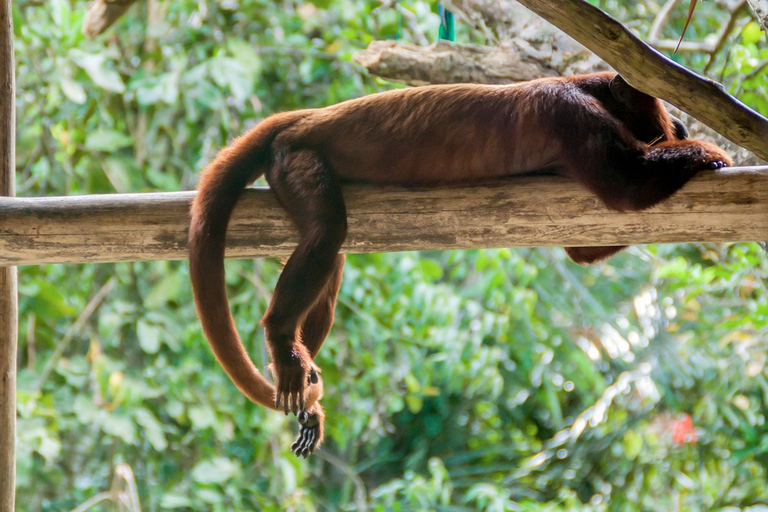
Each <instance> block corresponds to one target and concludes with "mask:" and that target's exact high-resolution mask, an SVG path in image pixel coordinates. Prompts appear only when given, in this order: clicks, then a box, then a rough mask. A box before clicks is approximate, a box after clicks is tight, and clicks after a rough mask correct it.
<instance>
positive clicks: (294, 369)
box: [272, 343, 319, 415]
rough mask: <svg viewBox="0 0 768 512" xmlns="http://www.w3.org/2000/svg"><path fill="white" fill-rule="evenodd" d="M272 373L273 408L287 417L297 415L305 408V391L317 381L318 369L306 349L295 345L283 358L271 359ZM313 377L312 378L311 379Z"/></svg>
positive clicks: (298, 344)
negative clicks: (290, 414)
mask: <svg viewBox="0 0 768 512" xmlns="http://www.w3.org/2000/svg"><path fill="white" fill-rule="evenodd" d="M273 360H274V363H273V365H272V372H273V374H274V376H275V381H276V382H275V387H276V388H277V393H276V394H275V408H276V409H278V410H280V409H281V408H282V409H283V410H284V411H285V414H286V415H287V414H288V413H289V412H292V413H293V414H298V413H299V412H300V411H304V410H305V408H306V406H307V400H306V396H305V391H306V390H307V387H308V386H309V385H310V384H311V383H312V382H313V380H314V381H317V380H319V377H318V369H317V366H315V364H314V362H312V358H311V357H310V355H309V352H308V351H307V349H306V348H305V347H304V346H303V345H301V344H300V343H295V344H293V346H292V347H291V350H290V352H289V353H288V354H286V355H285V356H284V357H276V358H275V357H273ZM313 375H314V378H313V377H312V376H313Z"/></svg>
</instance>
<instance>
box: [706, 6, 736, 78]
mask: <svg viewBox="0 0 768 512" xmlns="http://www.w3.org/2000/svg"><path fill="white" fill-rule="evenodd" d="M746 7H747V0H742V1H741V2H739V3H738V4H736V5H735V6H734V8H733V9H732V10H731V11H730V15H729V16H728V21H726V22H725V23H723V25H722V26H721V28H720V31H719V32H718V36H717V42H716V43H715V46H714V48H713V49H712V51H711V52H710V54H709V60H707V63H706V64H705V65H704V69H702V70H701V72H702V73H703V74H705V75H706V74H707V71H709V68H711V67H712V64H714V63H715V58H716V57H717V54H718V53H720V50H722V49H723V46H725V43H726V41H728V36H730V35H731V32H733V27H735V26H736V21H737V20H738V17H739V13H740V12H741V10H742V9H745V8H746Z"/></svg>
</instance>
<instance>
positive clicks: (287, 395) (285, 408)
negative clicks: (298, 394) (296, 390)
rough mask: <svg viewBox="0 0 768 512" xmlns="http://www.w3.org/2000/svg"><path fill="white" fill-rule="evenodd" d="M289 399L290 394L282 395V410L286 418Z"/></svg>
mask: <svg viewBox="0 0 768 512" xmlns="http://www.w3.org/2000/svg"><path fill="white" fill-rule="evenodd" d="M290 399H291V394H290V393H288V392H287V391H286V392H284V393H283V410H284V411H285V415H286V416H288V412H289V410H288V400H290Z"/></svg>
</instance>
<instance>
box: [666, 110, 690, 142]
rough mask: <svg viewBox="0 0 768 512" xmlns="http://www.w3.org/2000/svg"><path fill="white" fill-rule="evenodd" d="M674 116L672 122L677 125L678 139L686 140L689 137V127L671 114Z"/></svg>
mask: <svg viewBox="0 0 768 512" xmlns="http://www.w3.org/2000/svg"><path fill="white" fill-rule="evenodd" d="M670 117H671V118H672V124H674V125H675V137H677V140H685V139H687V138H688V128H686V126H685V125H684V124H683V122H682V121H681V120H679V119H678V118H676V117H675V116H670Z"/></svg>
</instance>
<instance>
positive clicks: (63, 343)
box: [35, 276, 117, 391]
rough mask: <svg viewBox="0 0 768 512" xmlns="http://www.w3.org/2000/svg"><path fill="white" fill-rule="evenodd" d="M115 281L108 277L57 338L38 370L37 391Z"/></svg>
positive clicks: (115, 278)
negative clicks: (43, 363)
mask: <svg viewBox="0 0 768 512" xmlns="http://www.w3.org/2000/svg"><path fill="white" fill-rule="evenodd" d="M116 282H117V277H115V276H112V277H111V278H109V280H108V281H107V282H106V283H104V285H103V286H102V287H101V289H99V291H98V292H96V295H94V296H93V297H92V298H91V300H90V301H89V302H88V304H87V305H86V306H85V309H83V311H82V313H80V316H78V317H77V320H75V322H74V323H73V324H72V325H70V326H69V329H67V332H66V333H64V337H63V338H61V340H59V342H58V343H57V345H56V350H54V352H53V354H51V357H50V358H49V359H48V362H47V363H45V367H44V368H43V371H42V372H40V378H39V379H38V381H37V384H36V386H35V389H36V390H37V391H39V390H41V389H42V388H43V385H44V384H45V381H47V380H48V377H50V375H51V373H52V372H53V370H54V369H55V368H56V365H57V364H58V362H59V359H61V356H63V355H64V352H65V351H66V350H67V348H68V347H69V344H70V343H71V342H72V340H73V339H74V338H75V336H77V335H78V334H79V333H80V331H81V330H82V329H83V326H84V325H85V323H86V322H87V321H88V320H89V319H90V318H91V315H93V313H95V312H96V309H98V307H99V306H100V305H101V302H102V301H103V300H104V299H105V298H106V296H107V295H109V293H110V292H111V291H112V289H113V288H114V287H115V283H116Z"/></svg>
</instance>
